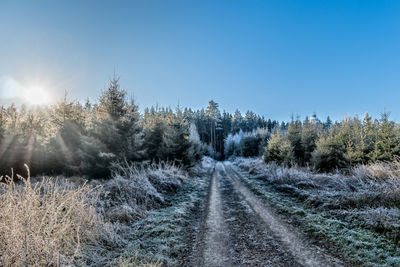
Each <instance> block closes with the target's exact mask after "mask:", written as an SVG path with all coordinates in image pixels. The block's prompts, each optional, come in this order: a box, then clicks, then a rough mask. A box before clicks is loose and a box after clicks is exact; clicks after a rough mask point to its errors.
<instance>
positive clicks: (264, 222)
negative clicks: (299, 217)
mask: <svg viewBox="0 0 400 267" xmlns="http://www.w3.org/2000/svg"><path fill="white" fill-rule="evenodd" d="M203 223H204V226H205V227H204V231H202V233H201V236H200V237H199V238H198V241H199V242H201V245H200V246H199V247H201V248H202V249H201V251H199V253H197V254H198V255H197V259H196V260H195V261H194V262H195V264H194V265H193V264H188V265H192V266H341V265H342V264H341V262H340V261H339V260H336V259H335V258H333V257H331V256H329V255H326V254H325V253H324V251H322V250H320V249H318V248H316V247H315V246H314V245H311V243H310V242H307V241H308V240H307V239H306V238H305V237H304V236H302V235H301V233H300V232H298V231H296V230H295V229H294V228H292V227H287V226H286V225H285V223H284V222H283V221H282V220H281V219H280V217H279V216H276V215H275V214H274V212H273V211H272V210H271V209H270V208H269V207H268V206H267V205H264V203H263V202H262V201H261V200H260V199H258V198H257V197H256V196H255V195H254V194H253V193H252V192H251V191H250V190H249V189H248V188H247V187H246V186H245V185H243V184H242V183H241V182H240V176H239V175H238V174H237V173H236V172H235V171H234V170H233V169H232V168H231V166H230V164H229V163H224V164H223V163H220V162H219V163H217V164H216V165H215V169H214V171H213V174H212V179H211V186H210V193H209V198H208V205H207V215H206V217H205V219H204V222H203Z"/></svg>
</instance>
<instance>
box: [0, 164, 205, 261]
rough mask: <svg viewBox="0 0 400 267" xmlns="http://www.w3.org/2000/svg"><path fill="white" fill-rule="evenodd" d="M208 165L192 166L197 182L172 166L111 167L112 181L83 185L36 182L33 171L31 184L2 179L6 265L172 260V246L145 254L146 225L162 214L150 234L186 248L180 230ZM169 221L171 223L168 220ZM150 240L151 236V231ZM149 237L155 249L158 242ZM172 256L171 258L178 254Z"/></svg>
mask: <svg viewBox="0 0 400 267" xmlns="http://www.w3.org/2000/svg"><path fill="white" fill-rule="evenodd" d="M205 160H206V161H205V162H204V163H203V165H202V166H196V167H195V168H192V170H191V174H190V176H191V178H189V173H187V171H185V170H183V169H182V168H181V167H178V166H176V165H174V164H173V163H160V164H150V165H149V164H147V165H146V164H141V165H134V164H130V163H126V162H124V163H122V164H115V165H114V166H113V170H112V176H111V178H110V179H108V180H106V181H101V180H92V181H90V182H89V183H83V184H81V179H71V180H69V179H66V178H60V179H52V178H43V179H41V180H40V179H31V178H30V174H29V169H28V174H27V178H23V177H22V176H18V179H17V181H15V179H13V178H12V177H4V178H3V179H4V182H2V183H1V184H0V186H1V188H0V189H1V194H0V199H1V203H0V213H1V215H0V226H1V229H0V239H1V242H0V243H1V246H0V255H1V257H0V262H1V265H2V266H21V265H40V266H52V265H57V266H59V265H62V266H64V265H78V266H82V265H84V266H117V265H120V266H137V265H141V264H148V263H152V264H155V265H157V264H160V262H161V261H167V262H169V261H170V259H169V258H167V257H168V256H167V254H168V253H171V251H169V250H168V249H166V248H165V249H164V252H161V251H156V250H154V248H155V247H154V248H153V249H152V248H149V247H147V248H145V250H144V251H145V253H146V255H147V256H146V257H144V256H143V255H144V254H143V253H144V252H143V249H144V247H142V245H143V246H145V245H146V243H144V241H143V242H142V241H139V239H140V238H141V237H140V235H143V234H144V233H143V231H142V230H141V228H142V227H143V226H141V225H145V226H146V227H150V225H151V224H150V223H151V221H152V220H153V219H154V218H155V217H157V216H156V214H163V215H159V219H157V220H158V221H157V222H154V223H153V226H154V227H151V228H152V231H153V232H154V231H156V226H157V227H161V228H164V227H165V229H166V230H165V231H167V230H168V231H170V232H168V233H164V234H162V233H161V231H159V232H158V233H157V234H158V235H163V237H162V238H163V242H165V246H170V245H173V246H177V249H176V250H177V251H178V250H179V251H181V250H182V247H183V246H185V245H186V243H184V242H186V239H185V235H188V233H183V232H181V230H182V228H183V227H184V226H187V225H183V224H184V223H185V224H187V223H188V221H189V220H191V218H189V217H190V216H191V214H193V213H192V212H190V211H189V209H191V208H193V205H195V202H196V201H197V202H198V201H199V199H201V197H204V196H203V195H201V194H204V191H205V186H206V182H205V180H204V179H206V178H205V177H206V176H205V175H203V174H204V172H205V171H207V170H208V168H209V166H207V159H205ZM197 174H198V175H203V176H202V177H203V178H199V177H198V176H197ZM157 210H158V211H157ZM149 212H150V213H149ZM168 216H170V218H169V219H168ZM161 217H162V218H161ZM152 218H153V219H152ZM167 219H168V220H170V222H169V223H168V225H167V224H166V221H163V220H167ZM185 220H186V221H185ZM146 234H150V235H151V231H150V232H148V231H147V230H146ZM169 235H171V236H170V237H168V236H169ZM136 238H137V239H136ZM160 238H161V236H160ZM168 238H169V239H168ZM174 238H177V240H173V239H174ZM149 239H152V240H151V242H153V243H154V242H156V240H157V237H156V236H151V237H149ZM147 242H149V240H147ZM160 242H161V241H160ZM147 246H149V245H147ZM160 246H161V244H160ZM160 248H161V247H160ZM182 251H183V250H182ZM152 253H158V254H157V255H164V254H165V256H164V258H161V256H157V257H156V256H151V255H152ZM163 253H164V254H163ZM172 254H173V253H172ZM170 257H171V260H172V258H173V255H170ZM176 257H178V256H175V259H174V261H176V260H177V259H176Z"/></svg>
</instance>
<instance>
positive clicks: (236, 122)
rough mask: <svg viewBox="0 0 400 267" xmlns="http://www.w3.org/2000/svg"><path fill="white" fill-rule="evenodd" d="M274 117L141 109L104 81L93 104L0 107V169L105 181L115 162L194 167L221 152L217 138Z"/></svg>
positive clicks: (213, 106)
mask: <svg viewBox="0 0 400 267" xmlns="http://www.w3.org/2000/svg"><path fill="white" fill-rule="evenodd" d="M275 124H277V122H271V121H266V120H265V119H264V118H262V117H260V116H257V115H255V114H254V113H253V112H251V111H249V112H247V113H246V114H245V115H244V116H242V115H241V114H240V112H239V111H237V112H235V114H233V115H231V114H229V113H227V112H223V113H221V112H220V111H219V108H218V104H217V103H215V102H214V101H210V103H209V106H208V107H207V108H206V109H202V110H197V111H193V110H191V109H188V108H185V109H184V110H182V109H180V108H179V107H178V108H176V109H175V110H173V109H171V108H155V107H151V108H146V109H144V112H143V114H140V112H139V108H138V106H137V105H136V103H135V102H134V99H133V98H129V97H128V95H127V92H126V91H125V90H122V89H121V88H120V84H119V79H118V78H113V79H111V80H110V82H109V85H108V87H107V88H106V89H105V90H103V92H102V93H101V95H100V97H99V100H98V101H97V102H96V103H91V102H90V101H86V102H85V103H80V102H78V101H73V100H70V99H69V98H68V95H67V94H66V95H65V97H64V98H63V99H62V100H61V101H59V102H58V103H56V104H54V105H50V106H35V107H27V106H25V105H22V106H21V107H17V106H15V105H14V104H12V105H9V106H8V107H0V172H1V174H11V172H12V171H13V172H15V173H20V172H22V171H24V167H23V165H24V164H28V165H29V166H30V169H31V172H32V174H60V173H63V174H66V175H75V174H76V175H87V176H89V177H97V178H105V177H108V176H109V174H110V168H111V166H112V164H113V163H114V162H116V161H125V160H126V161H128V162H141V161H150V162H160V161H172V162H175V163H177V164H181V165H183V166H185V167H187V168H188V167H191V166H193V165H194V164H195V163H196V161H198V160H199V159H200V158H201V156H202V155H209V156H212V157H215V158H223V157H224V140H225V138H226V136H227V135H228V134H229V133H232V132H238V131H239V130H240V129H245V130H246V131H251V130H253V129H256V128H260V127H270V128H271V129H272V128H273V127H274V126H275Z"/></svg>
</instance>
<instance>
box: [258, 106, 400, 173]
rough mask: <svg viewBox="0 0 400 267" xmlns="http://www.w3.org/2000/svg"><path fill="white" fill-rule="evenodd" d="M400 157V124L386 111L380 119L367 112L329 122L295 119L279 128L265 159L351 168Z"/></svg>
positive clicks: (332, 168) (326, 169) (324, 167)
mask: <svg viewBox="0 0 400 267" xmlns="http://www.w3.org/2000/svg"><path fill="white" fill-rule="evenodd" d="M398 156H400V127H399V125H398V124H396V123H395V122H393V121H390V120H389V114H388V113H387V112H384V113H383V114H382V116H381V118H380V119H379V120H372V118H371V117H370V116H369V115H368V113H366V114H365V117H364V118H363V120H360V119H359V118H358V117H354V118H345V119H343V120H342V121H341V122H336V123H332V122H331V121H330V120H327V122H326V123H322V122H320V121H319V120H318V119H316V118H314V119H313V120H308V119H306V120H305V121H304V122H301V121H300V120H295V121H294V120H293V121H292V122H291V123H290V124H289V126H288V127H287V129H284V130H283V131H282V130H280V129H276V130H275V131H274V132H273V133H272V135H271V139H270V140H269V143H268V145H267V147H266V149H265V153H264V159H265V160H266V161H267V162H272V161H274V162H276V163H278V164H285V165H287V166H310V167H313V168H314V169H315V170H317V171H323V172H332V171H335V170H338V169H339V170H345V171H350V170H351V168H352V167H354V166H357V165H358V164H369V163H372V162H385V161H393V160H395V159H396V157H398Z"/></svg>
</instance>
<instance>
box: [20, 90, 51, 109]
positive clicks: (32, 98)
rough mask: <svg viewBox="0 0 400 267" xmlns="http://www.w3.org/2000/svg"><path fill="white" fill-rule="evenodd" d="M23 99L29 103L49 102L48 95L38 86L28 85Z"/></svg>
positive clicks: (41, 103) (42, 103)
mask: <svg viewBox="0 0 400 267" xmlns="http://www.w3.org/2000/svg"><path fill="white" fill-rule="evenodd" d="M24 97H25V100H26V102H28V103H29V104H31V105H45V104H47V103H48V102H49V95H48V93H47V92H46V90H44V89H43V88H42V87H40V86H33V87H30V88H29V89H28V90H26V92H25V96H24Z"/></svg>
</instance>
